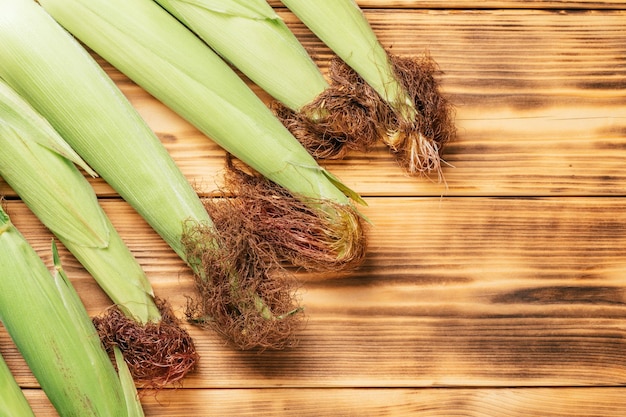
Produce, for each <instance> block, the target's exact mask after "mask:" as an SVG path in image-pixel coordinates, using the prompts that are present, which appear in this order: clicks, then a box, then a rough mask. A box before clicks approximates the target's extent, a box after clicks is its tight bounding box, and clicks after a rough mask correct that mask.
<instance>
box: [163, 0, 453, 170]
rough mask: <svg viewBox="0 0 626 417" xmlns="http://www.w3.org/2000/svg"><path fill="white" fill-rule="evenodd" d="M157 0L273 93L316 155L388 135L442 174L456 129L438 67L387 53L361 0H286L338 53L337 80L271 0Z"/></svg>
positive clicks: (412, 165)
mask: <svg viewBox="0 0 626 417" xmlns="http://www.w3.org/2000/svg"><path fill="white" fill-rule="evenodd" d="M154 1H156V2H157V3H159V4H161V5H162V6H163V7H164V8H165V9H166V10H168V11H169V12H170V13H171V14H172V15H174V16H175V17H176V18H177V19H178V20H180V21H181V22H183V23H184V24H185V25H186V26H187V27H189V28H190V29H191V30H192V31H194V32H195V33H196V34H197V35H198V36H199V37H200V38H202V39H203V40H204V41H205V42H206V43H207V44H208V45H209V46H211V48H213V49H214V50H215V51H217V52H218V53H219V54H220V55H221V56H223V57H224V58H225V59H226V60H227V61H229V62H230V63H231V64H233V65H234V66H235V67H237V68H238V69H239V70H240V71H241V72H242V73H244V74H245V75H246V76H247V77H248V78H250V79H251V80H252V81H254V82H255V83H256V84H257V85H258V86H260V87H261V88H262V89H263V90H265V91H266V92H268V93H269V94H270V95H271V96H272V97H274V98H275V99H276V100H277V102H275V103H272V108H273V110H274V112H275V113H276V115H277V116H278V117H279V118H280V119H281V120H282V121H283V123H284V124H285V125H286V126H287V127H288V128H289V130H290V131H291V132H292V133H293V134H294V136H295V137H296V138H297V139H298V140H299V141H300V142H301V143H302V144H303V145H304V146H305V147H306V148H307V149H308V150H309V152H310V153H311V154H312V155H313V156H315V157H316V158H338V157H342V156H343V155H344V154H345V153H346V152H347V151H348V150H350V149H357V150H362V151H363V150H368V149H369V148H371V147H372V146H373V145H374V144H375V143H376V142H377V141H378V139H379V138H382V139H383V141H384V142H386V143H387V145H389V146H390V147H391V149H392V150H393V152H394V153H395V155H396V157H397V158H398V161H399V162H400V163H401V164H402V165H404V166H405V167H406V168H407V169H408V171H409V172H410V173H411V174H416V173H420V174H430V173H431V172H437V173H440V170H441V167H440V154H441V153H442V149H443V145H444V144H445V143H446V142H448V141H449V140H450V139H451V137H452V136H453V133H454V127H453V126H452V122H451V120H450V117H451V116H450V108H449V107H450V106H449V104H448V103H447V101H446V100H445V99H444V98H443V97H442V96H441V94H440V93H439V91H438V83H437V81H436V80H435V78H434V74H435V72H436V65H435V63H434V61H433V60H432V59H431V58H430V57H428V56H420V57H405V58H400V57H397V56H391V55H388V54H387V51H385V49H384V48H383V47H382V45H381V44H380V43H379V42H378V40H377V38H376V36H375V34H374V32H373V31H372V29H371V28H370V26H369V23H368V21H367V20H366V19H365V17H364V16H363V14H362V13H361V11H360V9H359V8H358V6H357V5H356V3H354V2H352V1H343V0H341V1H316V2H311V1H306V2H299V1H297V0H292V1H287V2H285V5H287V6H288V7H290V8H292V10H293V11H294V12H295V13H296V14H297V15H298V16H300V17H301V19H302V20H303V21H304V23H306V24H307V25H308V26H309V27H310V28H311V29H312V30H313V31H314V32H315V33H316V34H317V35H318V36H319V37H320V38H321V39H322V40H323V41H325V42H326V43H327V44H328V46H330V47H331V48H332V49H333V50H334V51H335V52H336V53H337V54H338V55H339V57H340V58H335V59H333V60H332V61H331V65H330V71H329V78H330V83H329V82H327V81H326V80H325V79H324V77H323V76H322V74H321V72H320V70H319V69H318V68H317V66H316V65H315V63H314V62H313V61H312V60H311V58H310V56H309V55H308V53H307V52H306V50H305V49H304V48H303V47H302V45H300V44H299V42H298V40H297V39H296V38H295V36H294V35H293V34H292V33H291V32H290V31H289V29H288V28H287V26H286V25H285V23H284V22H283V21H282V19H280V17H279V16H278V15H277V14H276V13H275V12H274V10H273V9H272V8H271V7H270V6H269V4H268V3H267V2H266V1H265V0H222V1H214V0H193V1H189V0H154ZM341 59H343V60H344V61H345V62H346V63H348V65H349V66H347V65H346V64H345V63H344V62H343V61H341ZM350 67H352V69H351V68H350ZM355 71H356V73H355ZM417 109H420V110H419V112H418V110H417Z"/></svg>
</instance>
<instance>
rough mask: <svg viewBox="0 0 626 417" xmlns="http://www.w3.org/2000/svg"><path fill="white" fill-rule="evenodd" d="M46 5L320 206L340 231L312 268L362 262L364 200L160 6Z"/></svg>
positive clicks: (77, 1) (118, 63) (168, 101)
mask: <svg viewBox="0 0 626 417" xmlns="http://www.w3.org/2000/svg"><path fill="white" fill-rule="evenodd" d="M40 3H41V4H42V6H43V7H44V8H45V9H46V10H47V11H48V12H49V13H50V14H51V15H52V16H53V17H54V18H55V19H56V20H57V21H58V22H59V23H61V25H63V26H64V27H65V28H66V29H67V30H68V31H70V33H72V34H73V35H74V36H76V37H77V38H78V39H80V40H81V41H82V42H83V43H85V44H86V45H87V46H89V47H90V48H91V49H93V50H94V51H95V52H96V53H98V54H99V55H100V56H102V57H103V58H104V59H106V60H107V61H108V62H110V63H111V64H112V65H114V66H115V67H116V68H118V69H119V70H120V71H122V72H123V73H124V74H126V75H127V76H128V77H129V78H131V79H132V80H133V81H135V82H136V83H137V84H139V85H140V86H141V87H143V88H144V89H145V90H147V91H148V92H149V93H150V94H152V95H153V96H154V97H156V98H157V99H159V100H160V101H162V102H163V103H164V104H165V105H167V106H168V107H170V108H171V109H173V110H174V111H176V112H177V113H178V114H180V115H181V116H182V117H184V118H185V119H186V120H188V121H189V122H190V123H192V124H193V125H194V126H196V127H197V128H198V129H199V130H200V131H202V132H203V133H205V134H206V135H207V136H208V137H210V138H211V139H213V140H214V141H215V142H217V143H218V144H219V145H220V146H222V147H223V148H224V149H225V150H226V151H227V152H229V153H230V154H232V155H234V156H235V157H236V158H238V159H239V160H241V161H243V162H244V163H245V164H247V165H248V166H250V167H251V168H253V169H254V170H256V171H257V172H259V173H261V174H262V175H263V176H265V177H266V178H267V179H269V180H270V181H272V182H274V183H276V184H278V185H280V186H282V187H284V188H285V189H287V190H289V191H290V192H291V193H292V194H293V195H295V196H298V197H299V198H301V199H302V200H307V201H309V202H310V201H315V202H316V203H315V204H314V205H315V207H316V210H317V212H318V213H319V216H320V217H322V218H324V219H326V220H328V223H327V225H326V226H327V227H328V226H330V227H332V228H334V230H331V231H328V232H321V233H320V234H319V235H320V237H319V238H320V239H326V240H327V241H328V242H327V243H325V244H324V245H323V246H324V250H325V253H324V255H325V256H324V258H323V261H321V262H320V261H318V260H317V259H313V260H312V261H311V264H312V265H315V266H312V267H313V268H315V267H322V268H331V269H333V270H338V269H341V268H342V266H343V265H346V267H352V266H354V265H355V264H358V263H359V262H360V261H361V259H362V257H363V249H362V246H363V245H364V243H363V239H362V234H363V233H362V230H361V224H360V219H359V218H358V214H357V213H356V211H355V210H354V207H353V205H352V204H351V202H350V200H349V198H348V197H347V196H346V193H349V195H350V197H352V198H354V199H357V200H360V197H358V195H356V193H354V192H351V191H350V190H348V189H347V187H345V186H344V185H342V184H341V183H340V182H339V181H338V180H337V178H335V177H334V176H333V175H332V174H331V173H329V172H328V171H327V170H325V169H323V168H322V167H320V166H319V165H318V164H317V162H316V161H315V159H314V158H313V157H312V156H311V155H310V154H309V153H308V152H307V151H306V149H304V148H303V147H302V146H301V145H300V143H299V142H298V141H297V140H296V139H295V138H294V137H293V135H291V133H290V132H289V131H288V130H287V129H286V128H285V127H284V126H283V125H282V124H281V123H280V121H279V120H278V119H277V118H276V117H275V116H274V115H273V114H272V112H271V111H270V110H269V109H268V108H267V106H265V104H264V103H263V102H262V101H261V100H260V99H259V98H258V97H257V96H256V95H255V94H254V92H253V91H252V90H251V89H250V88H249V87H248V86H247V85H246V84H245V82H244V81H243V80H242V79H241V78H240V77H239V76H238V75H237V74H236V73H235V72H234V71H233V70H232V69H231V67H230V66H229V65H228V64H227V63H226V62H225V61H223V60H222V59H221V58H220V57H219V56H218V55H217V54H216V53H214V52H213V51H212V50H211V49H210V48H208V47H207V46H206V44H204V43H203V42H202V41H201V40H200V39H198V38H197V37H196V36H195V35H194V34H193V33H192V32H191V31H189V30H188V29H186V28H185V27H184V26H183V25H182V24H181V23H180V22H178V21H177V20H176V19H175V18H174V17H172V16H171V15H170V14H169V13H167V12H166V11H165V10H163V9H162V8H161V7H160V6H159V5H158V4H156V3H154V2H152V1H151V0H138V1H133V2H128V1H125V0H112V1H104V0H98V1H86V0H43V1H41V2H40ZM79 153H80V150H79ZM100 173H101V175H104V174H103V173H102V172H100ZM325 202H331V203H333V204H325ZM309 205H310V206H313V204H309ZM320 229H321V228H320ZM284 230H285V233H288V232H289V230H290V229H289V228H285V229H284ZM346 245H354V247H353V246H346ZM298 255H301V254H298ZM329 258H330V260H331V261H333V262H332V264H330V266H329V261H328V260H329ZM333 258H334V259H333ZM292 259H293V258H292ZM355 259H356V261H355ZM304 266H308V265H304Z"/></svg>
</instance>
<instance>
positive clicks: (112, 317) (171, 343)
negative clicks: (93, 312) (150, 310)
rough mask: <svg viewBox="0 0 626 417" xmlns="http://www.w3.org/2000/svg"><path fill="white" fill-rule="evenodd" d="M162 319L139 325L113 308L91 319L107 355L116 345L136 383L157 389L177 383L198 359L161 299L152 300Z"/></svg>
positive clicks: (165, 303) (116, 308) (181, 329)
mask: <svg viewBox="0 0 626 417" xmlns="http://www.w3.org/2000/svg"><path fill="white" fill-rule="evenodd" d="M155 302H156V304H157V306H158V308H159V311H160V312H161V321H159V322H148V323H146V324H141V323H139V322H137V321H135V320H132V319H130V318H129V317H128V316H126V315H125V314H124V313H122V311H121V310H120V309H119V308H118V307H116V306H112V307H110V308H109V309H108V310H107V311H106V312H104V313H103V314H101V315H100V316H97V317H94V318H93V319H92V321H93V323H94V326H95V327H96V330H97V331H98V334H99V335H100V341H101V342H102V344H103V346H104V347H105V349H106V350H107V352H108V353H109V354H110V355H113V348H114V347H115V346H117V347H118V348H119V349H120V351H121V352H122V354H123V356H124V360H125V362H126V363H127V364H128V368H129V370H130V372H131V374H132V376H133V379H134V380H135V382H136V384H137V385H139V386H142V387H145V388H153V389H160V388H163V387H164V386H166V385H169V384H175V383H177V382H180V381H181V380H182V379H183V378H184V377H185V376H186V375H187V374H188V373H189V372H191V371H193V369H194V368H195V365H196V362H197V360H198V354H197V352H196V349H195V346H194V343H193V340H192V338H191V336H190V335H189V333H187V331H186V330H184V329H183V328H182V327H181V322H180V320H179V319H178V318H177V317H176V316H175V314H174V312H173V311H172V308H171V307H170V306H169V304H168V303H167V302H166V301H164V300H160V299H157V300H155Z"/></svg>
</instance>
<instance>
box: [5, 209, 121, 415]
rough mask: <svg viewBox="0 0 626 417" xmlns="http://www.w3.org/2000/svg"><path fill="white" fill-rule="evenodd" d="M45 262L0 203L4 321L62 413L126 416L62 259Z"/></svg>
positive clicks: (115, 380) (116, 382) (111, 373)
mask: <svg viewBox="0 0 626 417" xmlns="http://www.w3.org/2000/svg"><path fill="white" fill-rule="evenodd" d="M53 255H54V260H55V262H56V265H55V269H54V274H53V275H52V276H51V274H50V272H49V271H48V269H47V268H46V266H45V264H44V263H43V262H42V261H41V259H40V258H39V256H38V255H37V254H36V253H35V251H34V250H33V249H32V247H31V246H30V245H29V244H28V242H27V241H26V240H25V239H24V237H23V236H22V235H21V233H20V232H19V231H18V230H17V229H16V228H15V226H14V225H13V224H12V223H11V221H10V219H9V216H8V215H7V214H6V212H5V211H4V210H3V209H2V208H1V207H0V320H2V322H3V324H4V327H5V328H6V329H7V331H8V333H9V335H10V336H11V338H12V339H13V341H14V342H15V344H16V346H17V348H18V349H19V351H20V353H21V354H22V356H23V357H24V359H25V360H26V363H27V364H28V366H29V368H30V369H31V371H32V372H33V374H34V375H35V377H36V378H37V380H38V382H39V384H40V385H41V387H42V389H43V390H44V392H45V393H46V395H47V396H48V398H49V399H50V401H51V402H52V404H53V405H54V407H55V408H56V409H57V411H58V412H59V414H60V415H61V416H76V417H78V416H80V417H87V416H126V415H128V413H127V410H126V404H125V400H124V395H123V392H122V387H121V383H120V380H119V378H118V375H117V373H116V372H115V369H114V368H113V365H112V364H111V362H110V360H109V357H108V356H107V354H106V353H105V352H104V350H103V348H102V346H101V345H100V339H99V338H98V334H97V333H96V330H95V328H94V327H93V324H92V323H91V320H90V319H89V316H88V315H87V312H86V311H85V309H84V307H83V305H82V304H81V302H80V299H79V297H78V294H77V293H76V291H75V290H74V288H73V287H72V285H71V283H70V281H69V280H68V278H67V276H66V275H65V273H64V272H63V269H62V268H61V265H60V264H59V263H58V254H57V253H56V248H55V246H54V243H53Z"/></svg>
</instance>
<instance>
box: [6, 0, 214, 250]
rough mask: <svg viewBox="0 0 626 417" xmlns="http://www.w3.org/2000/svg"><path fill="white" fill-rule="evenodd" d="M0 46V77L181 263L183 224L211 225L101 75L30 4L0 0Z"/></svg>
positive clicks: (78, 12) (75, 11)
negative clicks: (151, 228) (138, 216)
mask: <svg viewBox="0 0 626 417" xmlns="http://www.w3.org/2000/svg"><path fill="white" fill-rule="evenodd" d="M41 3H44V2H41ZM88 3H90V2H88ZM107 3H108V2H107ZM130 3H133V4H134V3H135V2H128V4H130ZM150 4H151V5H153V3H150ZM154 6H155V7H158V6H156V5H154ZM64 7H65V8H66V9H67V10H66V12H68V13H69V14H71V15H74V16H75V17H76V18H77V19H81V20H82V19H84V20H85V22H86V23H87V22H89V20H90V16H91V13H90V12H89V11H86V10H82V9H80V8H79V7H78V6H76V5H73V4H71V3H67V4H66V5H65V6H64ZM163 13H166V12H165V11H163ZM87 24H88V23H87ZM94 29H96V30H97V28H95V27H94ZM134 29H135V30H137V31H140V29H139V28H134ZM97 33H98V35H97V36H98V37H100V38H101V39H102V40H103V41H104V42H105V43H106V44H108V45H109V46H110V47H111V48H114V49H120V50H124V48H123V47H122V45H118V44H116V39H115V38H114V36H113V37H112V36H109V35H108V34H107V33H100V32H97ZM123 43H124V42H123V41H122V44H123ZM0 44H2V48H0V78H3V79H4V80H5V81H6V82H7V84H9V85H10V86H11V87H12V88H13V89H14V90H15V91H17V92H18V93H19V94H20V96H22V97H23V98H24V99H26V101H28V102H29V103H30V104H31V105H32V106H33V108H35V110H37V111H38V112H39V113H40V114H41V115H42V116H43V117H44V118H45V119H47V120H48V121H49V122H50V124H51V125H52V126H53V127H54V128H55V129H56V130H57V131H58V132H59V134H60V135H61V136H62V137H63V139H65V141H66V142H67V143H68V144H69V145H70V146H71V147H72V148H73V149H74V150H75V151H76V152H77V153H78V154H79V155H80V156H81V157H82V158H83V159H84V160H85V161H86V162H87V163H88V164H89V166H91V167H92V168H93V169H94V170H95V171H96V172H98V174H99V175H100V176H101V177H102V178H103V179H104V180H105V181H106V182H107V183H108V184H109V185H111V187H113V188H114V189H115V190H116V191H117V192H118V193H119V194H120V195H121V196H122V197H123V198H124V199H125V200H126V201H127V202H128V203H129V204H130V205H131V206H132V207H133V208H135V210H137V212H138V213H139V214H140V215H141V216H142V217H143V218H144V219H146V221H147V222H148V223H149V224H150V225H151V226H152V227H153V228H154V229H155V230H156V231H157V232H158V233H159V234H160V235H161V236H162V237H163V239H164V240H165V241H166V242H167V243H168V244H169V245H170V246H171V247H172V248H173V249H174V250H175V251H176V252H177V253H178V254H179V255H180V256H181V257H182V258H183V259H185V254H184V250H183V248H182V246H181V244H180V238H181V236H182V233H183V222H184V221H185V220H189V221H196V222H199V223H203V224H212V223H211V219H210V218H209V216H208V215H207V213H206V210H205V209H204V206H203V205H202V203H201V201H200V199H199V198H198V196H197V194H196V193H195V191H194V190H193V188H192V187H191V185H190V184H189V183H188V181H187V180H186V178H185V177H184V176H183V174H182V173H181V172H180V170H179V168H178V167H177V166H176V165H175V163H174V161H173V160H172V158H171V157H170V155H169V154H168V152H167V150H166V149H165V148H164V146H163V145H162V143H161V142H160V140H159V138H158V137H156V135H155V134H154V132H152V130H150V128H149V126H148V125H147V124H146V123H145V121H144V120H143V119H142V118H141V117H140V115H139V114H138V113H137V111H136V110H135V109H134V108H133V106H132V105H131V104H130V102H129V101H128V99H127V98H126V97H125V96H124V95H123V94H122V92H121V91H120V90H119V89H118V88H117V86H116V85H115V84H114V83H113V81H112V80H111V79H110V78H109V77H108V76H107V74H106V73H105V72H104V70H103V69H102V68H101V67H100V66H99V65H98V64H97V62H96V61H95V60H94V59H93V58H92V57H91V56H90V55H89V54H88V52H87V51H86V50H85V49H84V48H83V47H82V46H81V45H80V44H79V43H78V42H77V41H76V40H75V39H74V38H72V36H71V35H69V34H68V33H67V32H66V31H64V30H63V29H62V28H61V27H60V26H59V25H58V24H57V23H56V22H55V21H54V20H53V19H52V18H51V17H50V16H49V15H48V14H47V13H45V11H44V10H43V9H42V8H41V7H40V6H38V5H37V4H36V3H35V2H33V1H31V0H0ZM154 71H157V68H154ZM172 81H173V82H174V80H172Z"/></svg>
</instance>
